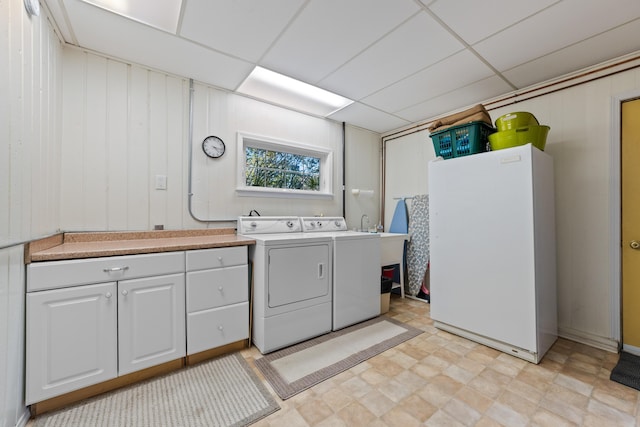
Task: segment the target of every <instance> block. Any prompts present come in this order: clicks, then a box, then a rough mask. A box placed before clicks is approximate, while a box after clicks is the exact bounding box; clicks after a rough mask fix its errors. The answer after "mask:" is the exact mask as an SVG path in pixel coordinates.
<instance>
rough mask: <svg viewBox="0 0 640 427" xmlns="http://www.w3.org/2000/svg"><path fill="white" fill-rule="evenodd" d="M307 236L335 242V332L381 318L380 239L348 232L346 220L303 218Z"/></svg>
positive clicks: (374, 234) (366, 234) (303, 227)
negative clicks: (325, 238) (328, 238)
mask: <svg viewBox="0 0 640 427" xmlns="http://www.w3.org/2000/svg"><path fill="white" fill-rule="evenodd" d="M301 220H302V229H303V231H304V232H305V233H306V234H310V235H315V236H330V237H331V240H332V241H333V316H332V329H333V330H334V331H336V330H338V329H342V328H344V327H346V326H350V325H353V324H356V323H359V322H362V321H364V320H367V319H371V318H372V317H376V316H378V315H380V236H379V235H378V234H376V233H363V232H356V231H348V229H347V223H346V221H345V220H344V218H342V217H302V218H301Z"/></svg>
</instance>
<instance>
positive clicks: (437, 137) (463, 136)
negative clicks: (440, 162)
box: [429, 121, 496, 159]
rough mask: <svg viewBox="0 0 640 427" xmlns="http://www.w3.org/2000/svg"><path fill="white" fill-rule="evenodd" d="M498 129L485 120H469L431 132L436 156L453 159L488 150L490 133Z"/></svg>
mask: <svg viewBox="0 0 640 427" xmlns="http://www.w3.org/2000/svg"><path fill="white" fill-rule="evenodd" d="M495 131H496V130H495V129H494V128H493V127H491V126H490V125H489V124H487V123H486V122H483V121H477V122H469V123H465V124H462V125H457V126H451V127H450V128H447V129H444V130H441V131H438V132H434V133H432V134H430V135H429V136H430V137H431V141H432V142H433V148H434V149H435V151H436V157H442V158H443V159H451V158H453V157H462V156H468V155H470V154H476V153H483V152H485V151H487V141H488V138H489V135H491V134H492V133H494V132H495Z"/></svg>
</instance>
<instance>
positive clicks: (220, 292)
mask: <svg viewBox="0 0 640 427" xmlns="http://www.w3.org/2000/svg"><path fill="white" fill-rule="evenodd" d="M247 270H248V268H247V266H246V265H240V266H236V267H228V268H218V269H214V270H202V271H192V272H189V273H187V313H193V312H196V311H200V310H207V309H211V308H216V307H221V306H224V305H229V304H235V303H239V302H245V301H248V300H249V279H248V271H247Z"/></svg>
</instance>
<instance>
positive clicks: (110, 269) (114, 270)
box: [102, 265, 129, 273]
mask: <svg viewBox="0 0 640 427" xmlns="http://www.w3.org/2000/svg"><path fill="white" fill-rule="evenodd" d="M128 269H129V266H127V265H125V266H124V267H111V268H105V269H104V270H102V271H104V272H105V273H113V272H116V271H127V270H128Z"/></svg>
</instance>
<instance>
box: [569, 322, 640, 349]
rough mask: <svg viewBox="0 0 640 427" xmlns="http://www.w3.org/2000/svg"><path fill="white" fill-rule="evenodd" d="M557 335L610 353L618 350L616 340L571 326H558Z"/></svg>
mask: <svg viewBox="0 0 640 427" xmlns="http://www.w3.org/2000/svg"><path fill="white" fill-rule="evenodd" d="M558 336H559V337H561V338H566V339H568V340H571V341H575V342H579V343H581V344H586V345H589V346H591V347H596V348H600V349H602V350H606V351H610V352H612V353H618V352H619V351H620V343H619V342H618V341H616V340H613V339H610V338H604V337H601V336H598V335H593V334H589V333H587V332H583V331H578V330H575V329H572V328H567V327H559V328H558ZM639 350H640V349H639Z"/></svg>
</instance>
